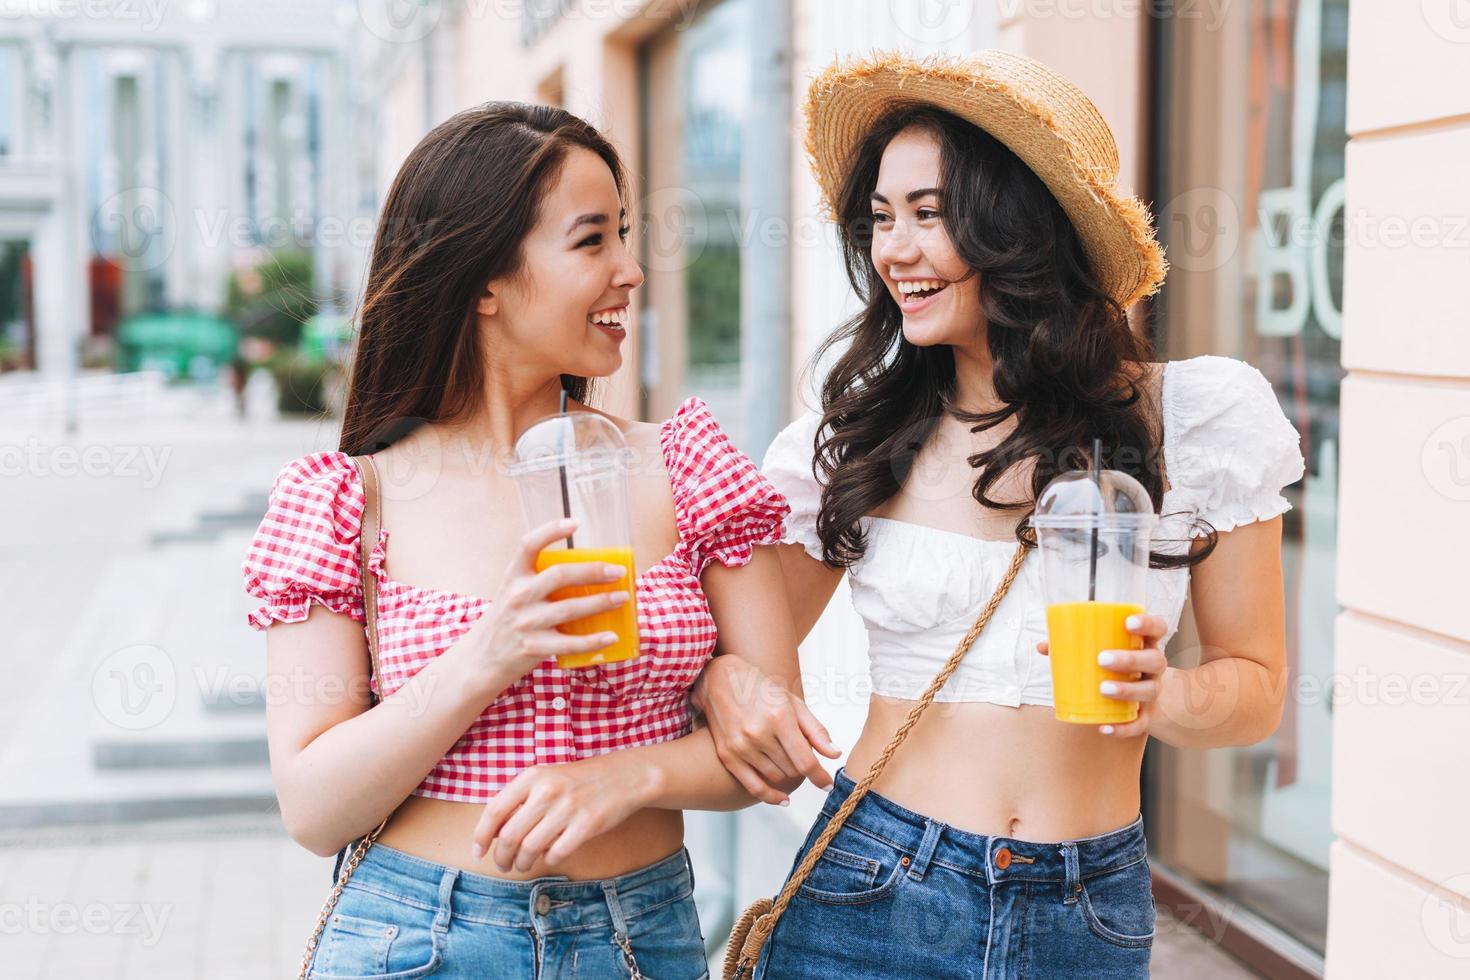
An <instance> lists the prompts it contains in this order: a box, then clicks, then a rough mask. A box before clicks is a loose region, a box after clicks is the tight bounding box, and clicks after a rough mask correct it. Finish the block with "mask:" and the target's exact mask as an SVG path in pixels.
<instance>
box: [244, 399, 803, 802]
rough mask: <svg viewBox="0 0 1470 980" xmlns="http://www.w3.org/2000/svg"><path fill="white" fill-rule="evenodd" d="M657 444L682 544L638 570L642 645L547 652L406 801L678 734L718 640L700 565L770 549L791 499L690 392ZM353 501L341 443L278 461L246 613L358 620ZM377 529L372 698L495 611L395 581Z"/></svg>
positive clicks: (359, 496) (358, 519)
mask: <svg viewBox="0 0 1470 980" xmlns="http://www.w3.org/2000/svg"><path fill="white" fill-rule="evenodd" d="M659 440H660V446H661V448H662V450H663V457H664V463H665V466H666V467H667V469H668V473H669V481H670V485H671V489H672V491H673V498H674V509H675V514H676V517H677V523H678V530H679V543H678V545H677V546H676V547H675V549H674V551H673V553H672V554H669V555H667V556H666V557H664V558H663V559H662V560H660V561H659V562H658V563H657V564H655V565H654V566H653V567H651V568H649V569H648V570H647V571H646V572H644V573H642V574H641V575H639V576H638V579H637V582H636V592H637V603H638V632H639V639H640V642H641V650H640V655H639V656H638V657H637V658H636V659H634V660H630V661H625V662H623V663H617V664H603V665H599V666H596V667H591V668H588V669H585V670H575V671H563V670H561V669H560V668H558V667H557V666H556V661H555V660H554V659H550V658H548V659H547V660H546V662H544V663H542V664H541V665H540V666H538V667H536V668H535V669H534V670H533V671H531V672H530V673H529V674H527V675H525V676H524V677H522V678H521V679H520V680H519V681H518V682H517V683H516V684H514V685H513V686H511V687H510V688H508V689H507V690H505V691H504V692H502V693H501V695H500V696H499V697H498V698H496V699H495V700H494V701H493V702H491V703H490V704H489V705H488V706H487V707H486V708H485V710H484V711H482V712H481V714H480V716H479V718H478V719H476V720H475V722H474V724H472V725H471V726H470V728H469V730H468V731H466V732H465V733H464V735H463V736H462V737H461V738H460V739H459V741H457V742H456V743H455V744H454V746H453V747H452V748H451V749H450V750H449V752H448V754H446V755H445V757H444V758H443V759H441V760H440V762H439V764H438V765H437V766H435V767H434V769H433V771H431V772H430V773H429V775H428V776H427V778H425V779H424V781H423V782H422V783H420V784H419V786H418V788H416V789H415V790H414V794H415V795H417V796H427V797H432V798H435V799H441V800H453V801H456V802H462V803H480V802H484V801H486V800H489V799H490V798H491V797H493V796H494V795H495V794H496V793H497V792H498V791H499V790H500V789H501V788H502V787H504V786H505V785H506V784H507V783H509V782H510V780H511V779H512V778H514V777H515V775H516V774H517V773H519V772H520V771H521V770H523V769H526V768H528V767H530V766H532V765H537V764H545V763H556V762H570V761H572V760H575V759H583V758H587V757H589V756H595V755H602V754H605V753H608V752H612V751H615V750H617V749H623V748H631V747H633V746H638V745H648V744H652V743H655V742H662V741H667V740H669V739H674V738H678V737H680V736H682V735H686V734H688V733H689V731H690V725H691V718H690V708H689V701H688V696H687V695H688V690H689V688H690V686H692V685H693V683H694V681H695V679H696V678H697V677H698V676H699V672H700V671H701V670H702V669H703V667H704V665H705V663H706V661H707V660H708V659H709V657H710V655H711V654H712V653H713V651H714V647H715V638H716V635H717V633H716V628H715V622H714V619H713V618H712V617H711V616H710V611H709V604H708V602H707V601H706V599H705V595H704V590H703V589H702V588H701V586H700V581H699V576H700V573H702V572H703V571H704V569H705V568H706V567H707V566H708V565H709V564H710V563H711V562H714V561H718V562H720V563H721V564H723V565H725V566H727V567H737V566H740V565H744V564H746V563H748V562H749V561H750V559H751V556H752V554H753V549H754V548H755V547H756V546H757V545H766V544H776V543H778V542H779V541H780V539H781V530H782V524H783V522H784V521H785V518H786V516H787V514H788V513H789V509H790V508H789V507H788V505H787V503H786V499H785V498H784V497H783V496H782V495H781V494H780V492H779V491H777V490H776V488H775V487H774V486H773V485H772V484H771V483H770V482H769V481H768V480H767V479H766V478H765V477H764V476H763V475H762V474H761V472H760V471H759V470H758V469H757V468H756V467H755V465H754V463H752V462H751V461H750V459H749V458H748V457H746V456H745V454H743V453H741V452H740V451H739V450H738V449H736V448H735V447H734V445H733V444H732V443H731V442H730V440H729V439H728V437H726V435H725V433H724V432H723V431H721V429H720V427H719V425H718V424H717V423H716V421H715V419H714V417H713V416H712V415H711V414H710V411H709V407H708V406H707V405H706V404H705V403H704V402H703V401H701V400H700V399H698V398H690V399H689V400H688V401H686V402H685V403H684V404H683V405H682V406H680V408H679V410H678V412H676V413H675V414H674V416H673V417H672V418H670V419H668V420H667V421H666V422H664V423H663V425H662V426H661V427H660V433H659ZM363 508H364V495H363V487H362V482H361V480H360V478H359V476H358V472H357V467H356V466H354V465H353V463H352V459H351V457H349V456H348V455H347V454H345V453H341V452H321V453H313V454H311V455H309V456H304V457H302V458H300V459H296V460H293V461H292V462H290V463H288V464H287V465H286V466H285V467H284V468H283V469H282V470H281V473H280V475H279V477H277V479H276V482H275V484H274V486H273V487H272V489H271V493H270V504H269V507H268V509H267V512H266V515H265V517H264V519H263V520H262V521H261V523H260V527H259V529H258V530H257V531H256V534H255V537H254V540H253V541H252V542H251V544H250V548H249V551H248V552H247V554H246V558H245V561H244V563H243V565H242V571H243V573H244V578H245V588H246V591H247V592H249V593H250V594H251V595H252V596H255V597H256V598H257V599H260V600H262V602H263V605H261V606H260V607H259V608H257V609H255V610H254V611H252V612H251V613H249V617H248V619H249V623H250V625H251V626H252V627H253V628H255V629H257V630H264V629H266V628H267V627H269V626H270V625H271V623H273V622H286V623H296V622H301V621H302V620H304V619H306V617H307V614H308V612H309V607H310V605H311V603H313V602H315V603H318V604H319V605H322V606H324V607H326V608H327V609H329V610H331V611H332V612H334V613H338V614H340V615H344V616H350V617H351V618H352V619H353V620H355V621H357V622H358V623H364V624H365V622H366V617H365V615H364V612H363V594H362V584H361V581H360V577H359V571H358V545H359V536H360V534H361V527H362V514H363ZM388 537H389V532H388V530H387V529H386V528H381V529H380V530H379V534H378V541H377V542H376V544H375V545H374V547H373V549H372V551H371V553H370V556H369V559H368V568H369V571H370V572H371V573H372V574H373V575H375V576H376V577H377V582H378V656H379V676H378V677H376V678H374V679H373V681H372V686H373V690H374V691H375V692H377V693H378V695H379V696H380V697H388V696H391V695H392V694H393V692H394V691H396V690H398V688H400V687H402V686H403V684H404V683H406V682H407V681H408V680H409V678H411V677H413V675H414V674H416V673H417V672H418V671H419V670H421V669H422V668H423V667H424V665H426V664H428V663H429V662H430V661H431V660H433V658H434V657H437V656H438V655H439V654H440V653H442V652H443V651H444V650H445V649H447V648H448V647H450V646H451V645H452V644H453V643H454V642H455V641H456V640H457V639H458V638H459V637H460V636H461V635H463V634H464V633H465V632H466V631H467V630H468V629H469V628H470V626H471V625H473V624H474V622H475V621H476V620H477V619H479V618H480V617H481V616H482V615H485V614H486V613H487V612H490V606H491V605H492V601H491V600H490V599H486V598H482V597H480V596H471V595H460V594H457V593H452V592H443V591H438V590H434V589H422V588H417V587H415V586H412V585H409V584H407V583H404V582H398V581H395V580H394V579H393V578H391V577H390V576H389V575H388V573H387V571H386V570H385V568H384V562H385V561H386V559H387V547H388Z"/></svg>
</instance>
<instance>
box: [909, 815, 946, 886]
mask: <svg viewBox="0 0 1470 980" xmlns="http://www.w3.org/2000/svg"><path fill="white" fill-rule="evenodd" d="M943 830H944V824H942V823H940V822H939V821H938V820H926V821H925V822H924V839H923V840H921V841H919V850H918V853H917V854H915V855H914V860H913V863H912V864H910V865H909V877H910V878H912V879H913V880H915V881H923V880H924V872H926V871H928V870H929V862H930V861H932V860H933V859H934V849H935V848H937V847H938V846H939V835H940V833H941V832H943Z"/></svg>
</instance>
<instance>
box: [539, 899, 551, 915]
mask: <svg viewBox="0 0 1470 980" xmlns="http://www.w3.org/2000/svg"><path fill="white" fill-rule="evenodd" d="M550 911H551V896H550V895H537V896H536V914H537V915H545V914H546V913H547V912H550Z"/></svg>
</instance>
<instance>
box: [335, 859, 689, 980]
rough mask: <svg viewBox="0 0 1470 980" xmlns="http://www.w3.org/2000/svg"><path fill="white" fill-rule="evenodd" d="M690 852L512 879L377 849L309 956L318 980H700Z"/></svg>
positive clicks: (360, 869) (349, 884) (356, 874)
mask: <svg viewBox="0 0 1470 980" xmlns="http://www.w3.org/2000/svg"><path fill="white" fill-rule="evenodd" d="M693 896H694V872H693V868H692V867H691V865H690V863H689V852H688V851H687V850H685V849H684V848H680V849H679V850H678V851H677V852H675V853H674V854H671V855H669V856H668V857H666V858H664V859H663V860H662V861H658V862H656V863H654V864H651V865H649V866H648V867H646V868H640V869H639V870H637V871H630V872H628V873H627V874H625V875H619V876H618V877H616V878H609V879H607V880H605V881H571V880H569V879H568V878H567V877H566V876H564V875H557V876H554V877H546V878H536V879H533V880H531V881H510V880H507V879H504V878H493V877H490V876H488V875H480V874H474V873H472V872H469V871H462V870H460V869H458V868H451V867H447V866H445V865H442V864H435V863H433V862H431V861H425V860H423V859H422V858H417V857H414V856H413V855H411V854H405V853H404V852H403V851H400V850H396V849H394V848H392V847H387V846H385V845H383V844H374V845H373V846H372V847H371V848H370V849H369V850H368V852H367V855H366V857H364V858H363V861H362V863H361V864H359V865H358V866H357V870H356V871H354V872H353V873H352V877H351V878H350V879H349V880H348V882H347V887H346V888H344V889H343V890H342V897H341V898H340V899H339V900H338V902H337V907H336V908H335V909H333V911H332V915H331V917H330V918H328V920H327V925H326V928H325V929H323V930H322V935H321V939H320V941H319V944H318V946H317V951H316V956H315V957H314V958H313V961H312V969H311V972H310V973H309V976H310V977H313V978H317V980H332V978H344V977H351V978H354V980H365V978H375V980H390V978H391V980H399V978H407V977H429V976H432V977H436V978H451V977H463V978H469V977H474V978H501V977H504V978H513V980H529V978H537V980H539V978H543V977H546V978H551V977H556V978H561V977H567V978H573V977H582V978H591V977H596V978H604V977H628V976H632V975H633V966H632V963H630V962H629V957H630V956H631V957H632V959H633V962H636V964H637V968H638V970H639V971H640V972H641V973H642V975H643V976H644V977H647V978H649V980H706V978H707V977H708V976H709V972H708V967H707V962H706V960H705V953H704V936H703V934H702V933H701V932H700V929H699V917H698V915H697V914H696V912H695V908H694V897H693Z"/></svg>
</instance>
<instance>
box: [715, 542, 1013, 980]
mask: <svg viewBox="0 0 1470 980" xmlns="http://www.w3.org/2000/svg"><path fill="white" fill-rule="evenodd" d="M1026 551H1027V549H1026V546H1025V545H1017V547H1016V553H1015V555H1014V556H1012V558H1011V564H1010V567H1009V568H1007V569H1006V574H1005V577H1004V578H1002V579H1001V581H1000V584H999V585H997V586H996V587H995V593H994V594H993V595H992V596H991V597H990V601H989V602H987V603H986V604H985V608H984V609H983V610H982V611H981V612H980V618H979V619H977V620H975V625H974V626H971V627H970V632H968V633H966V634H965V638H964V639H963V640H961V641H960V645H959V646H958V647H956V648H955V652H954V653H953V654H951V655H950V658H949V662H948V663H946V664H945V665H944V669H943V670H941V671H940V672H939V673H938V675H936V676H935V678H934V680H933V681H932V682H931V683H930V684H929V689H928V690H926V691H925V692H924V696H923V697H922V698H920V699H919V703H918V704H916V705H914V708H913V710H912V711H910V712H909V716H908V718H907V719H906V720H905V721H904V723H903V724H902V725H900V726H899V728H898V731H897V732H895V733H894V735H893V738H892V739H891V740H890V741H889V742H888V746H887V748H885V749H884V750H883V754H882V755H880V756H879V757H878V761H877V762H875V763H873V767H872V768H871V769H869V770H868V774H867V775H866V776H864V777H863V778H862V780H861V781H860V782H859V783H858V784H857V785H856V786H855V787H853V791H852V793H851V794H850V795H849V796H848V797H847V799H845V800H843V801H842V806H840V807H838V808H837V812H836V813H835V814H833V815H832V819H831V820H830V821H829V822H828V823H827V826H826V827H825V828H824V829H823V830H822V833H821V835H820V836H819V837H818V838H817V840H816V843H814V844H813V845H812V847H811V850H810V851H808V852H807V855H806V857H805V858H803V859H802V862H801V865H800V866H799V867H798V868H797V869H796V870H795V871H793V872H792V873H791V877H790V878H788V879H787V881H786V885H785V887H783V888H782V889H781V894H780V895H778V896H776V900H775V901H774V902H773V901H772V900H771V899H769V898H762V899H758V900H757V901H755V902H753V903H752V904H751V906H750V907H749V908H748V909H746V910H745V913H744V914H743V915H741V916H740V919H739V921H737V922H736V923H735V927H734V928H733V929H732V930H731V931H730V945H729V946H728V947H727V948H726V950H725V970H724V980H744V978H746V977H749V976H750V975H751V974H752V973H753V972H754V970H755V965H756V962H757V961H758V960H759V959H760V955H761V950H762V949H763V948H764V947H765V945H766V940H768V939H770V938H771V933H773V932H774V931H775V930H776V923H777V922H778V921H779V920H780V918H781V915H782V913H784V912H785V911H786V908H787V906H789V905H790V904H791V900H792V899H793V898H795V897H796V892H797V890H798V889H800V888H801V886H802V885H803V884H805V883H806V880H807V878H808V877H809V876H810V875H811V873H812V870H813V869H814V868H816V866H817V861H818V860H820V859H821V857H822V852H823V851H825V850H826V849H827V845H828V844H829V843H831V841H832V838H834V837H836V836H837V832H838V831H840V830H841V829H842V825H843V823H845V822H846V821H847V818H848V816H849V815H851V813H852V811H853V810H855V809H857V805H858V803H860V802H861V801H862V798H863V797H864V796H866V795H867V792H868V789H869V787H871V786H872V785H873V783H875V782H877V780H878V777H879V776H881V775H882V774H883V770H884V768H886V767H887V765H888V761H889V760H890V759H892V758H893V754H894V753H895V752H897V751H898V747H899V746H900V745H902V744H903V742H904V739H906V738H908V735H909V732H910V731H912V730H913V727H914V725H916V724H917V723H918V721H919V716H920V715H922V714H923V713H924V709H925V708H927V707H929V703H930V702H931V701H933V700H934V696H935V695H936V694H938V693H939V690H940V688H942V687H944V685H945V683H946V682H948V680H949V678H950V675H951V674H953V673H954V672H955V670H956V668H958V667H959V665H960V661H961V660H963V659H964V657H965V654H966V653H968V652H969V650H970V647H971V645H972V644H974V642H975V638H976V637H977V636H979V635H980V631H981V630H983V629H985V624H986V623H989V622H990V618H991V617H992V616H994V615H995V610H996V607H998V606H999V605H1000V601H1001V600H1002V599H1004V598H1005V595H1006V593H1007V592H1008V591H1010V588H1011V583H1012V582H1014V581H1015V580H1016V575H1017V574H1018V573H1019V572H1020V571H1021V564H1022V563H1023V562H1024V561H1025V560H1026Z"/></svg>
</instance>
